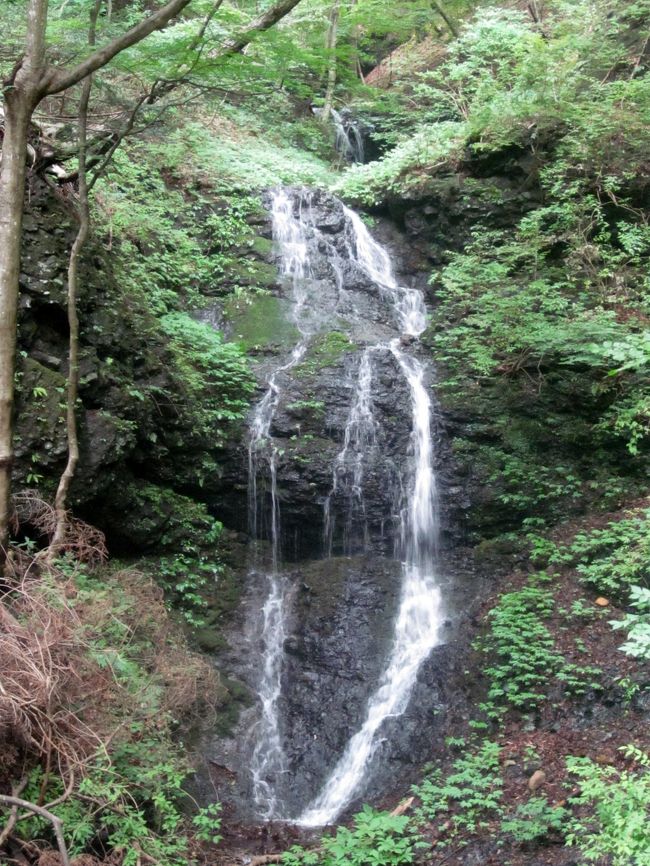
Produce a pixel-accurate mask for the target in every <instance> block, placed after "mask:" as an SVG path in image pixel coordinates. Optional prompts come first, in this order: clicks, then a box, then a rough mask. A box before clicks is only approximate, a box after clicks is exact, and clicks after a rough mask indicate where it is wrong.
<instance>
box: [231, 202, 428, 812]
mask: <svg viewBox="0 0 650 866" xmlns="http://www.w3.org/2000/svg"><path fill="white" fill-rule="evenodd" d="M310 202H311V198H310V194H309V193H307V192H302V191H298V192H294V191H291V190H289V191H286V190H277V191H276V192H275V193H274V195H273V202H272V218H273V236H274V240H275V242H276V245H277V249H278V252H279V254H280V272H281V275H282V276H283V278H284V279H285V280H286V281H287V283H288V284H289V286H290V288H291V301H292V320H293V322H294V324H295V325H296V327H297V329H298V331H299V335H300V337H299V339H298V342H297V343H296V345H295V346H294V348H293V350H292V352H291V354H290V356H289V358H288V359H287V360H286V361H285V363H283V364H282V365H281V366H279V367H277V368H276V369H275V370H274V371H272V372H271V374H270V375H269V377H268V379H267V387H266V391H265V393H264V395H263V397H262V398H261V400H260V401H259V403H258V404H257V406H256V407H255V409H254V412H253V415H252V418H251V422H250V438H249V451H248V463H249V466H248V468H249V526H250V531H251V535H252V536H253V538H258V539H264V540H266V541H267V542H269V543H270V563H269V562H268V558H267V562H266V564H265V566H264V568H261V567H260V565H259V563H258V562H255V564H254V567H253V569H252V573H253V574H256V575H260V576H261V577H262V578H263V579H264V581H265V585H266V587H267V595H266V599H265V602H264V605H263V608H262V612H261V616H260V618H259V639H260V642H261V646H262V659H261V664H260V676H259V681H258V687H257V688H258V697H259V702H260V714H259V718H258V721H257V724H256V728H255V730H254V732H253V734H254V737H255V745H254V748H253V749H252V752H251V760H250V770H251V774H252V781H253V801H254V804H255V807H256V810H257V814H258V816H259V817H260V818H264V819H273V818H275V819H278V818H280V819H282V818H285V819H286V815H285V809H284V806H283V803H282V802H281V798H280V794H279V793H278V792H279V791H281V790H282V787H283V785H282V781H283V779H285V780H286V778H287V775H286V774H287V772H288V766H287V760H286V756H285V754H284V750H283V744H282V731H281V723H280V705H281V699H282V670H283V659H284V643H285V639H286V623H287V617H288V613H289V591H290V586H289V581H288V580H285V578H284V577H283V575H282V573H281V559H282V525H281V524H282V521H281V509H280V498H279V494H278V486H277V470H278V460H279V458H280V452H279V450H278V447H277V446H276V444H275V443H274V441H273V436H272V426H273V419H274V417H275V414H276V411H277V410H278V407H279V406H280V403H281V401H282V398H283V383H284V382H286V377H287V375H290V373H291V370H292V369H293V368H294V367H296V366H297V365H298V364H299V363H300V361H301V360H302V359H303V358H304V357H305V355H306V352H307V347H308V344H309V341H310V339H311V337H312V336H313V335H314V334H315V333H316V332H317V331H318V330H319V329H322V328H323V326H324V324H325V325H326V326H329V327H333V326H335V327H338V322H339V317H340V315H341V309H345V316H346V321H348V322H356V321H357V318H356V317H357V308H356V307H355V302H354V297H353V296H352V295H351V294H350V293H346V287H345V274H346V264H347V261H348V260H351V261H352V262H354V263H356V265H357V266H358V267H359V268H361V269H362V270H363V271H364V272H365V274H366V275H367V276H368V277H369V278H370V280H371V281H372V282H373V283H374V284H375V285H376V286H377V288H378V290H379V299H380V301H379V302H380V303H381V299H382V298H383V300H384V302H385V304H386V307H387V309H388V310H389V311H391V312H392V315H393V319H394V327H393V328H392V329H391V330H392V334H391V335H390V336H387V337H386V338H385V341H384V342H377V343H375V344H373V345H367V346H366V347H365V348H364V349H363V350H362V352H361V353H360V356H359V363H358V366H357V367H356V368H355V369H354V370H353V371H351V373H350V379H349V387H350V388H351V392H352V399H351V401H350V407H349V410H348V417H347V421H346V425H345V433H344V438H343V443H342V447H341V450H340V451H339V453H338V455H337V457H336V458H335V460H334V463H333V466H332V485H331V489H330V493H329V495H328V496H327V498H326V501H325V506H324V522H323V540H324V549H325V554H326V555H327V556H331V555H332V550H333V539H334V536H335V534H336V536H337V538H339V537H342V545H343V548H342V549H343V553H344V554H346V555H352V554H355V553H359V552H365V551H368V550H370V549H371V539H370V532H369V528H368V524H367V520H366V508H365V500H364V487H365V485H366V482H367V480H368V474H369V473H368V469H369V467H372V465H373V461H374V459H375V454H376V452H378V451H380V450H381V449H380V441H381V439H380V434H381V432H382V430H381V416H379V415H377V412H376V407H375V405H374V402H373V387H374V385H375V368H377V364H378V360H379V358H380V357H381V356H384V357H386V356H388V357H391V358H392V359H393V360H394V366H395V370H396V372H397V374H398V375H401V376H402V377H403V380H404V383H405V384H406V386H407V389H408V393H409V394H410V415H411V436H410V441H409V442H408V447H407V449H405V454H404V455H403V457H404V459H403V460H400V461H399V462H400V465H401V466H402V476H401V477H400V478H399V479H398V483H397V484H396V485H395V487H396V489H398V490H399V491H400V499H399V503H398V504H397V505H396V507H395V509H394V511H395V512H396V516H395V518H394V523H396V524H397V531H396V533H395V534H396V549H397V554H398V556H399V559H400V560H401V562H402V586H401V595H400V602H399V609H398V612H397V617H396V621H395V625H394V634H393V642H392V647H391V650H390V653H389V656H388V658H387V660H386V664H385V667H384V671H383V673H382V675H381V678H380V681H379V683H378V686H377V688H376V690H375V691H374V693H373V694H372V695H371V696H370V698H369V701H368V705H367V708H366V713H365V719H364V721H363V723H362V724H361V725H360V727H359V729H358V730H357V731H356V732H355V733H354V734H353V736H352V737H351V738H350V740H349V742H348V744H347V746H346V748H345V750H344V752H343V754H342V755H341V757H340V759H339V761H338V762H337V763H336V765H335V766H334V768H333V769H332V772H331V773H330V775H329V777H328V778H327V779H326V781H325V784H324V786H323V788H322V790H321V791H320V793H319V794H318V796H317V797H316V798H315V799H314V801H313V802H312V803H311V804H310V805H309V806H308V808H307V809H306V810H305V811H304V812H303V813H302V815H300V816H299V818H298V819H297V820H296V823H298V824H301V825H303V826H321V825H324V824H328V823H331V822H332V821H334V820H335V819H336V818H337V817H338V815H339V814H340V813H341V812H342V811H343V810H344V809H345V808H346V807H347V806H348V805H350V803H351V802H352V800H353V799H354V798H355V797H356V796H358V795H359V794H360V793H361V790H362V787H363V785H364V782H365V780H366V778H367V774H368V770H369V768H370V766H371V763H372V759H373V756H374V754H375V752H376V750H377V747H378V746H379V744H380V743H381V741H382V729H383V726H384V723H385V722H386V720H387V719H389V718H391V717H396V716H399V715H400V714H402V713H403V712H404V711H405V710H406V708H407V706H408V702H409V700H410V697H411V694H412V691H413V687H414V685H415V682H416V679H417V675H418V671H419V669H420V667H421V665H422V663H423V662H424V660H425V659H426V658H427V656H428V655H429V653H430V651H431V649H432V648H433V647H434V646H435V645H436V643H437V642H438V631H439V624H440V620H441V605H440V592H439V589H438V586H437V582H436V577H435V552H436V538H437V522H436V519H437V507H436V484H435V476H434V471H433V442H432V435H431V401H430V399H429V396H428V393H427V388H426V383H425V374H426V369H425V367H424V366H423V364H422V363H421V362H420V361H419V360H418V359H417V358H416V357H414V356H413V355H412V354H409V353H408V352H407V351H405V347H404V346H403V345H402V340H401V338H400V336H397V337H393V335H394V334H395V333H398V334H400V335H402V336H407V337H409V338H413V337H417V336H419V335H420V334H421V333H422V331H423V330H424V328H425V324H426V311H425V306H424V299H423V297H422V294H421V292H419V291H417V290H415V289H410V288H407V287H402V286H399V285H398V283H397V281H396V278H395V275H394V271H393V267H392V262H391V258H390V256H389V254H388V252H387V251H386V250H385V249H384V248H383V247H382V246H381V245H380V244H378V243H377V242H376V241H375V240H374V239H373V238H372V236H371V235H370V233H369V232H368V230H367V228H366V226H365V225H364V223H363V221H362V220H361V219H360V217H359V216H358V215H357V214H355V213H354V212H353V211H351V210H349V209H348V208H344V209H343V210H344V216H345V224H346V227H345V235H346V237H347V241H346V242H345V243H343V244H342V245H340V244H339V246H338V247H337V246H336V245H335V244H334V242H333V241H332V239H331V236H328V235H327V234H326V233H324V232H321V231H319V229H318V228H317V227H316V226H315V224H314V216H313V214H312V210H311V204H310ZM310 249H313V250H320V255H321V256H322V255H325V256H326V257H327V261H328V264H329V266H330V268H331V271H332V275H333V278H334V283H335V284H336V290H337V296H336V298H335V300H334V301H330V302H328V303H331V304H332V305H333V306H332V309H329V310H325V309H324V307H325V306H326V305H325V303H324V297H323V296H322V295H321V294H320V293H319V292H320V289H319V287H318V281H317V280H315V279H314V278H313V274H312V269H311V264H310ZM339 305H341V309H340V308H339ZM382 327H383V326H382ZM341 503H343V506H342V505H341ZM335 505H336V507H334V506H335ZM341 507H342V508H343V512H344V513H343V515H342V517H343V525H336V518H337V509H338V510H339V511H340V510H341Z"/></svg>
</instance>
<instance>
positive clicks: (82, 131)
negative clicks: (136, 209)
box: [47, 0, 102, 560]
mask: <svg viewBox="0 0 650 866" xmlns="http://www.w3.org/2000/svg"><path fill="white" fill-rule="evenodd" d="M101 4H102V0H95V6H94V8H93V10H92V12H91V16H90V30H89V34H88V44H89V45H90V46H91V47H92V46H93V45H94V44H95V33H96V27H97V16H98V15H99V9H100V6H101ZM92 86H93V76H92V74H91V75H89V76H88V77H87V78H84V81H83V84H82V87H81V98H80V100H79V113H78V130H77V143H78V149H79V156H78V163H79V165H78V171H79V175H78V177H79V204H78V210H77V216H78V218H79V230H78V231H77V236H76V238H75V240H74V243H73V244H72V249H71V250H70V260H69V263H68V326H69V328H70V347H69V351H68V393H67V401H66V432H67V439H68V460H67V463H66V466H65V469H64V470H63V474H62V475H61V478H60V479H59V486H58V487H57V491H56V496H55V499H54V510H55V513H56V529H55V531H54V535H53V537H52V540H51V542H50V546H49V550H48V553H47V558H48V560H52V559H54V558H55V557H56V556H57V554H58V552H59V550H60V548H61V545H62V544H63V542H64V541H65V535H66V529H67V525H68V512H67V503H68V494H69V492H70V485H71V484H72V480H73V478H74V476H75V472H76V470H77V464H78V463H79V436H78V430H77V412H76V409H77V396H78V394H79V314H78V312H77V291H78V287H79V260H80V257H81V251H82V249H83V247H84V245H85V243H86V241H87V240H88V234H89V232H90V207H89V202H88V180H87V177H86V138H87V131H88V103H89V102H90V92H91V90H92Z"/></svg>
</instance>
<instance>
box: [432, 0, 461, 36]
mask: <svg viewBox="0 0 650 866" xmlns="http://www.w3.org/2000/svg"><path fill="white" fill-rule="evenodd" d="M431 6H432V7H433V8H434V9H435V10H436V12H437V13H438V15H440V17H441V18H442V20H443V21H444V22H445V24H446V25H447V27H449V29H450V31H451V35H452V36H453V37H454V38H455V39H458V35H459V33H458V27H457V26H456V24H455V23H454V21H453V19H452V18H451V17H450V16H449V15H448V14H447V12H446V11H445V8H444V6H443V5H442V3H438V0H431Z"/></svg>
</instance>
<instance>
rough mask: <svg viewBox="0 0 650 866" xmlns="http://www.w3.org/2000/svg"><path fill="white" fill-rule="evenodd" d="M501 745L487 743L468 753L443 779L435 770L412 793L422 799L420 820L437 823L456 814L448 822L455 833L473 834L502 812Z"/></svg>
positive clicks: (418, 813)
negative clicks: (462, 831)
mask: <svg viewBox="0 0 650 866" xmlns="http://www.w3.org/2000/svg"><path fill="white" fill-rule="evenodd" d="M500 751H501V749H500V746H499V745H498V743H495V742H492V741H491V740H484V741H483V742H482V743H481V744H480V746H479V747H478V748H477V749H476V751H474V752H468V753H466V754H464V755H462V756H461V757H459V758H458V759H457V760H455V761H454V763H453V764H452V768H453V769H452V772H451V773H450V774H449V775H447V776H444V774H443V773H442V770H440V769H435V770H433V771H432V772H431V773H430V774H429V776H428V777H427V778H426V779H424V781H422V782H421V783H420V784H419V785H415V786H414V787H413V788H412V789H411V790H412V791H413V793H414V794H415V796H416V797H417V798H418V799H419V800H420V807H419V809H418V811H417V813H416V814H417V818H418V819H419V821H421V822H425V821H426V822H435V821H436V820H439V819H440V817H441V816H442V815H445V817H446V818H447V816H448V815H449V813H453V814H452V816H451V818H448V820H449V821H450V822H451V824H452V826H453V828H454V830H455V831H458V830H466V831H469V832H470V833H471V832H474V831H475V830H476V829H478V828H479V827H482V826H485V820H486V819H487V818H491V817H493V816H495V815H500V814H501V811H502V807H501V797H502V793H503V792H502V787H503V780H502V779H501V774H500V769H499V754H500Z"/></svg>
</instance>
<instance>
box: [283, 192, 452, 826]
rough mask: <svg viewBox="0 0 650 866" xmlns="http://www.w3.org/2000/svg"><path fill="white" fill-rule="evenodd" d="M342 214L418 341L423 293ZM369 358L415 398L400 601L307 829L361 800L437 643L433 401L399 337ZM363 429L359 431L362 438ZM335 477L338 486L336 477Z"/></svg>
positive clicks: (360, 253) (357, 248)
mask: <svg viewBox="0 0 650 866" xmlns="http://www.w3.org/2000/svg"><path fill="white" fill-rule="evenodd" d="M345 213H346V217H347V218H348V220H349V221H350V224H351V226H352V229H353V237H354V242H353V246H352V249H351V250H350V252H351V254H352V255H353V256H354V257H355V258H356V260H357V261H358V263H359V264H360V265H361V266H362V267H363V268H364V269H365V270H366V272H367V273H368V275H369V276H370V277H371V278H372V280H373V281H374V282H375V283H377V285H378V286H379V287H380V288H381V289H382V290H383V291H384V292H385V293H386V295H387V296H388V298H389V299H390V302H391V305H392V307H393V311H394V314H395V316H396V319H397V322H398V325H399V327H400V329H401V331H402V333H403V334H405V335H407V336H410V337H417V336H419V335H420V334H421V333H422V331H423V330H424V328H425V326H426V311H425V306H424V298H423V297H422V294H421V292H419V291H417V290H415V289H408V288H405V287H400V286H398V285H397V282H396V280H395V277H394V274H393V268H392V264H391V260H390V257H389V255H388V253H387V252H386V250H384V249H383V248H382V247H381V246H380V245H379V244H377V243H376V241H374V240H373V238H372V237H371V235H370V233H369V232H368V230H367V229H366V227H365V225H364V224H363V222H362V221H361V219H360V218H359V217H358V216H357V214H355V213H353V212H352V211H350V210H349V209H347V208H346V209H345ZM370 351H371V352H373V353H374V352H379V351H387V352H390V353H391V354H392V355H393V356H394V358H395V360H396V361H397V364H398V367H399V369H400V370H401V372H402V375H403V376H404V378H405V380H406V382H407V384H408V387H409V391H410V394H411V413H412V433H411V443H410V445H411V460H410V464H411V465H410V467H409V476H410V477H409V478H408V479H407V481H406V484H405V485H404V487H403V489H404V491H405V495H404V501H403V502H402V504H401V508H400V519H399V536H398V540H399V547H398V552H399V555H400V558H401V560H402V563H403V564H402V594H401V600H400V606H399V611H398V614H397V620H396V623H395V631H394V638H393V646H392V650H391V653H390V657H389V659H388V662H387V665H386V668H385V670H384V672H383V674H382V676H381V680H380V684H379V687H378V688H377V689H376V691H375V692H374V694H372V696H371V697H370V700H369V702H368V708H367V712H366V718H365V721H364V723H363V725H362V726H361V728H360V729H359V730H358V731H357V732H356V733H355V734H354V735H353V736H352V738H351V739H350V741H349V743H348V745H347V747H346V749H345V751H344V753H343V755H342V756H341V758H340V759H339V761H338V763H337V764H336V766H335V767H334V769H333V770H332V772H331V774H330V776H329V778H328V779H327V781H326V782H325V785H324V786H323V788H322V790H321V792H320V793H319V794H318V796H317V797H316V799H315V800H314V801H313V803H311V804H310V806H309V807H308V808H307V809H306V810H305V811H304V812H303V813H302V815H300V817H299V818H298V821H297V823H299V824H301V825H302V826H306V827H318V826H323V825H325V824H329V823H331V822H332V821H334V820H335V819H336V818H337V817H338V815H339V814H340V813H341V812H342V811H343V810H344V809H345V808H346V807H347V806H348V805H349V804H350V802H351V801H352V800H353V798H354V797H355V796H356V794H357V793H358V791H359V789H360V787H361V785H362V783H363V780H364V775H365V772H366V769H367V767H368V765H369V763H370V761H371V760H372V757H373V755H374V753H375V750H376V748H377V746H378V743H379V735H380V731H381V727H382V725H383V723H384V722H385V721H386V719H388V718H389V717H391V716H398V715H401V714H402V713H403V712H404V711H405V709H406V707H407V704H408V701H409V698H410V696H411V692H412V690H413V686H414V685H415V681H416V677H417V674H418V670H419V669H420V666H421V664H422V663H423V662H424V660H425V659H426V658H427V656H428V655H429V653H430V652H431V650H432V649H433V647H434V646H435V645H436V644H437V642H438V633H439V628H440V622H441V598H440V590H439V587H438V585H437V582H436V575H435V552H436V546H437V537H438V523H437V508H436V483H435V476H434V472H433V447H432V437H431V401H430V399H429V396H428V394H427V390H426V387H425V383H424V377H425V369H424V366H423V365H422V363H421V362H420V361H419V360H418V359H417V358H415V357H413V356H411V355H408V354H406V352H404V351H403V349H402V348H401V346H400V338H399V337H396V338H394V339H393V340H391V341H390V342H389V343H387V344H383V345H378V346H375V347H373V348H372V350H370ZM370 357H371V355H370V354H369V353H368V351H367V352H366V353H364V355H363V356H362V360H361V364H360V375H359V389H358V391H357V398H356V400H355V403H354V405H353V409H352V411H351V412H350V419H349V423H348V429H346V442H345V445H344V449H343V451H342V452H341V455H340V461H341V462H343V460H344V458H345V455H346V453H347V448H349V441H348V430H350V431H351V432H350V436H352V435H355V428H356V435H357V442H356V457H355V464H356V465H355V471H354V484H353V487H352V490H351V496H352V497H355V498H357V499H359V498H360V497H361V491H360V488H361V484H362V477H361V473H362V469H361V464H362V462H363V459H364V453H366V446H367V438H364V435H363V431H364V430H366V431H368V430H370V429H371V427H372V425H371V423H370V420H369V416H370V412H369V411H368V408H367V406H368V401H369V386H368V378H369V373H368V372H367V370H366V368H367V365H368V363H369V359H370ZM364 416H365V422H364V420H363V419H364ZM359 430H360V431H362V432H361V435H359V432H358V431H359ZM334 477H335V479H336V470H335V476H334ZM335 483H336V482H335ZM330 507H331V506H330V504H329V502H328V503H326V519H325V523H326V526H327V524H328V522H331V514H330V513H329V509H330Z"/></svg>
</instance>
